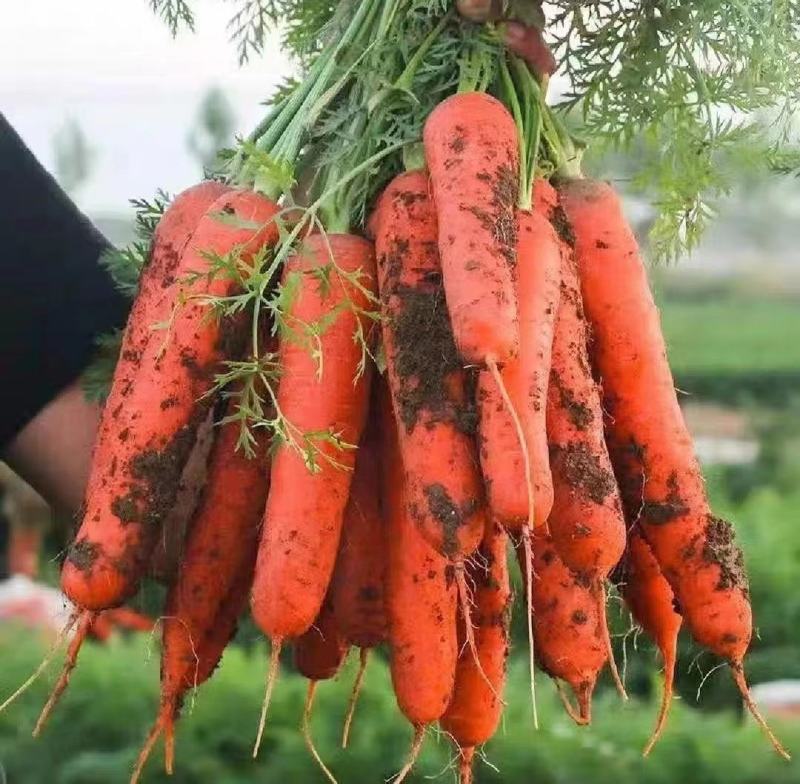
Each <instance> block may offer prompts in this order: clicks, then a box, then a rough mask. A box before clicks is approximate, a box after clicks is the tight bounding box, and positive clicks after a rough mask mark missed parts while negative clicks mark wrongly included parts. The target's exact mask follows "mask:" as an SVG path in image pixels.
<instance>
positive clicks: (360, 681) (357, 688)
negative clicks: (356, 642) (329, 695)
mask: <svg viewBox="0 0 800 784" xmlns="http://www.w3.org/2000/svg"><path fill="white" fill-rule="evenodd" d="M369 654H370V649H369V648H362V649H361V651H360V652H359V664H358V672H357V673H356V679H355V681H353V690H352V691H351V692H350V699H349V700H348V701H347V713H346V714H345V718H344V726H343V728H342V748H343V749H346V748H347V744H348V743H349V741H350V730H351V728H352V726H353V718H354V716H355V713H356V707H357V705H358V698H359V696H360V695H361V689H362V688H363V686H364V676H365V675H366V673H367V665H368V664H369Z"/></svg>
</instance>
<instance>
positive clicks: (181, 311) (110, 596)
mask: <svg viewBox="0 0 800 784" xmlns="http://www.w3.org/2000/svg"><path fill="white" fill-rule="evenodd" d="M276 210H277V208H276V206H275V205H274V204H273V203H272V202H269V201H267V200H266V199H264V198H262V197H261V196H258V195H257V194H255V193H252V192H249V191H238V192H232V193H230V194H227V195H223V196H222V197H221V198H220V199H218V200H217V201H216V202H214V204H213V205H212V206H211V207H210V208H209V209H208V211H207V212H206V214H205V216H204V217H203V218H202V219H201V220H200V222H199V224H198V226H197V229H196V231H195V233H194V235H193V237H192V241H191V245H190V246H188V247H187V248H186V250H185V251H184V253H183V255H182V257H181V259H180V263H179V264H178V265H177V266H176V267H173V268H169V271H168V272H167V277H151V274H150V270H151V269H154V270H155V269H159V270H160V269H162V267H161V265H158V266H157V267H156V266H153V267H148V268H147V269H146V270H145V272H144V276H143V278H142V283H141V292H142V294H141V296H145V297H147V296H148V295H147V294H146V293H145V292H148V291H149V290H150V289H151V288H153V287H161V286H167V287H168V288H170V296H169V297H167V298H165V299H164V300H163V301H162V305H161V306H159V308H157V309H155V308H145V309H144V311H141V310H140V311H137V310H134V313H133V315H132V317H131V319H130V320H129V323H128V327H127V329H126V332H125V338H124V340H123V346H122V356H123V357H124V358H125V361H124V362H123V365H122V366H121V367H120V368H119V369H118V371H117V373H115V378H114V383H113V386H112V389H111V394H110V396H109V399H108V401H107V403H106V406H105V408H104V411H103V417H102V421H101V424H100V431H99V435H98V440H97V443H96V445H95V451H94V456H93V460H92V469H91V474H90V477H89V484H88V489H87V493H86V502H85V511H84V515H83V519H82V522H81V526H80V529H79V531H78V534H77V537H76V539H75V541H74V543H73V544H72V546H71V548H70V550H69V553H68V555H67V559H66V561H65V563H64V567H63V571H62V577H61V582H62V587H63V589H64V592H65V593H66V594H67V596H68V597H69V598H70V599H71V600H72V601H73V602H74V603H75V604H76V605H78V606H79V607H82V608H85V609H87V610H91V611H96V610H102V609H106V608H108V607H113V606H116V605H118V604H121V603H122V602H123V601H124V600H125V599H126V598H128V597H130V596H131V595H133V594H134V593H135V592H136V590H137V587H138V583H139V578H140V576H141V574H142V572H143V570H144V568H145V566H146V563H147V559H148V556H149V554H150V552H151V550H152V548H153V545H154V543H155V539H156V535H157V532H158V526H159V523H160V522H161V520H162V518H163V516H164V514H165V513H166V512H167V511H168V510H169V509H170V507H171V505H172V502H173V500H174V497H175V493H176V490H177V485H178V479H179V477H180V474H181V470H182V469H183V466H184V463H185V462H186V460H187V458H188V455H189V452H190V451H191V448H192V445H193V443H194V435H195V431H196V428H197V426H198V424H199V422H200V421H201V419H203V418H204V417H205V414H206V412H207V410H208V405H209V402H208V401H204V400H200V398H201V397H202V396H203V395H204V394H205V393H206V392H207V391H208V390H209V389H210V388H211V385H212V383H213V376H214V372H215V371H216V369H217V367H218V365H219V362H220V361H221V360H222V359H225V358H227V357H228V355H229V353H230V351H229V349H230V348H231V346H230V345H229V344H230V343H231V341H232V340H233V341H234V342H235V339H236V335H235V334H229V332H230V331H231V330H229V329H228V328H227V327H224V326H223V325H220V324H219V323H217V322H215V321H214V320H211V319H209V318H208V308H207V307H206V306H205V305H204V304H203V303H201V302H200V301H198V300H194V301H193V300H191V299H189V300H188V301H187V302H186V304H184V305H183V306H181V307H178V308H177V310H176V311H175V312H174V314H172V313H171V310H172V307H173V301H174V300H175V299H176V298H177V297H178V296H179V289H180V285H181V284H180V283H179V281H181V279H182V278H184V277H185V276H186V275H187V274H188V273H190V272H196V271H202V270H204V269H207V268H208V261H207V260H206V258H205V257H204V255H203V254H204V253H207V252H213V253H217V254H225V253H228V252H230V251H232V250H233V249H235V248H237V247H241V248H242V249H243V255H244V257H248V256H249V255H250V254H252V253H253V252H254V251H255V250H256V249H257V248H259V247H261V246H262V245H263V244H264V243H266V242H271V241H272V240H273V239H274V238H275V237H276V235H277V229H276V228H275V226H274V224H272V223H270V221H271V219H272V217H273V216H274V214H275V212H276ZM221 212H227V213H230V214H231V215H235V216H236V217H238V218H241V219H243V220H246V221H248V222H254V223H256V224H258V225H259V226H263V228H262V229H258V230H257V229H254V228H236V227H235V226H233V225H231V224H230V223H229V222H225V223H223V222H221V221H220V220H219V219H218V214H219V213H221ZM232 285H233V284H232V283H231V282H230V281H229V280H225V279H222V278H215V279H214V280H211V281H209V280H208V278H207V277H201V278H199V279H198V280H196V281H195V282H194V283H192V284H191V285H187V286H185V288H184V289H180V290H182V291H184V294H183V296H184V297H192V296H195V295H200V294H205V293H211V294H225V293H227V292H228V291H230V290H231V289H232ZM156 310H158V313H156ZM139 313H144V315H145V316H146V319H147V320H146V321H142V320H141V319H140V318H137V315H138V314H139ZM150 319H152V321H151V320H150ZM170 319H171V324H170V327H169V329H168V330H153V329H152V326H153V323H154V322H166V321H170ZM143 332H144V333H147V337H148V339H147V340H146V342H142V341H143V339H142V338H141V333H143ZM129 363H133V364H134V365H135V366H136V368H135V373H131V368H130V364H129Z"/></svg>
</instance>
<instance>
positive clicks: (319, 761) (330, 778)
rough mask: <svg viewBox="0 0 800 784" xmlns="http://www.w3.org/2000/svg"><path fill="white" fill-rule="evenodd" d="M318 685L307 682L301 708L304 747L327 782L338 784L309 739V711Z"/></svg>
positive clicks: (311, 739)
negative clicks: (306, 689)
mask: <svg viewBox="0 0 800 784" xmlns="http://www.w3.org/2000/svg"><path fill="white" fill-rule="evenodd" d="M318 683H319V681H309V682H308V692H307V693H306V704H305V707H304V708H303V740H304V741H305V744H306V747H307V748H308V751H309V752H310V754H311V756H312V757H313V758H314V761H315V762H316V763H317V765H319V767H320V770H321V771H322V772H323V773H324V774H325V776H326V778H327V779H328V781H330V782H331V784H338V782H337V781H336V777H335V776H334V775H333V773H331V772H330V770H329V769H328V766H327V765H326V764H325V763H324V762H323V761H322V757H320V756H319V752H318V751H317V748H316V746H315V745H314V739H313V738H312V737H311V711H312V709H313V707H314V695H315V693H316V691H317V684H318Z"/></svg>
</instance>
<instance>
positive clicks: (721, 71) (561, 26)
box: [548, 0, 800, 259]
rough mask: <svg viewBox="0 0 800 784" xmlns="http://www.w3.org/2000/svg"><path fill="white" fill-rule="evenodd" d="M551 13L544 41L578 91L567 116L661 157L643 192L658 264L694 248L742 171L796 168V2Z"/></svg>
mask: <svg viewBox="0 0 800 784" xmlns="http://www.w3.org/2000/svg"><path fill="white" fill-rule="evenodd" d="M551 5H552V6H553V7H554V8H555V9H557V10H556V13H555V14H554V15H553V18H552V20H551V23H550V26H549V28H548V31H549V32H550V35H551V36H552V38H553V39H554V41H555V43H556V48H555V51H556V55H557V58H558V60H559V62H561V63H562V67H563V69H564V71H565V73H566V75H567V76H568V77H569V80H570V85H571V86H570V89H569V92H568V94H567V95H566V97H565V100H564V106H565V107H566V108H572V107H579V108H580V110H581V112H582V115H583V121H584V131H585V133H586V134H588V135H589V136H590V137H591V138H592V140H593V142H595V143H598V144H600V145H604V146H606V147H614V148H622V149H629V148H630V147H631V146H632V145H634V144H639V143H644V144H645V145H647V146H648V147H649V148H650V149H651V150H653V151H654V153H656V154H654V155H652V156H649V158H648V160H647V164H648V165H647V166H646V167H645V168H643V169H642V170H640V171H639V172H638V173H637V176H636V179H635V184H636V185H638V186H639V188H640V189H641V190H643V191H645V192H647V193H648V195H650V196H651V197H652V198H653V199H654V201H655V203H656V205H657V207H658V209H659V217H658V219H657V221H656V224H655V226H654V228H653V233H652V239H653V244H654V251H655V254H656V255H657V256H658V257H659V258H666V259H671V258H675V257H676V256H677V255H679V254H680V253H682V252H683V251H685V250H691V249H692V248H693V247H694V246H695V245H696V244H697V241H698V239H699V237H700V235H701V233H702V230H703V228H704V227H705V225H706V224H707V222H708V219H709V218H710V217H711V215H712V214H713V203H714V201H715V200H717V199H718V198H719V197H720V196H723V195H725V194H726V193H727V192H728V190H729V189H730V186H731V183H732V181H733V177H734V176H735V172H736V170H737V169H739V168H741V167H747V166H750V167H753V166H760V167H761V168H766V167H768V166H770V165H771V164H772V166H773V168H780V165H781V162H782V164H783V166H784V168H786V166H787V161H789V160H790V159H794V158H796V152H793V150H795V149H796V148H795V147H794V145H793V144H792V143H791V135H790V131H791V126H790V120H791V116H792V114H793V106H794V102H795V101H796V99H797V83H796V74H797V69H798V67H800V38H798V29H800V4H798V3H797V2H791V1H787V0H771V1H769V2H760V3H752V2H747V0H737V1H736V2H729V0H704V2H702V3H697V2H691V0H678V2H674V3H669V4H658V3H651V2H647V1H646V0H618V2H613V3H609V2H607V0H588V2H581V3H576V2H573V0H555V2H553V3H552V4H551ZM788 165H789V166H791V163H789V164H788Z"/></svg>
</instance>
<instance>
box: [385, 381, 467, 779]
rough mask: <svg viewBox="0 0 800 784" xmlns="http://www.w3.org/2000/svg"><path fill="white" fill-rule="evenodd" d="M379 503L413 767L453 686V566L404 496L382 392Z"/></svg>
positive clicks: (394, 650)
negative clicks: (410, 729) (383, 518)
mask: <svg viewBox="0 0 800 784" xmlns="http://www.w3.org/2000/svg"><path fill="white" fill-rule="evenodd" d="M381 409H382V411H381V425H382V438H383V445H382V453H381V471H382V474H383V477H382V483H381V484H382V493H383V495H382V507H383V510H384V514H385V516H386V524H387V530H388V537H389V538H388V542H389V544H388V556H389V563H388V571H387V583H386V609H387V613H388V619H389V644H390V651H391V658H390V668H391V675H392V684H393V685H394V692H395V697H396V699H397V704H398V706H399V707H400V710H401V711H402V712H403V715H404V716H405V717H406V718H407V719H408V720H409V721H410V722H411V724H412V726H413V727H414V743H413V745H412V749H411V753H410V755H409V758H408V761H407V763H406V764H405V766H404V768H403V770H402V771H401V772H400V774H399V775H398V777H397V778H396V779H395V781H397V780H398V779H399V780H402V779H403V778H404V777H405V776H406V775H407V774H408V773H409V772H410V770H411V768H412V767H413V765H414V762H415V761H416V757H417V755H418V754H419V751H420V749H421V747H422V742H423V740H424V735H425V728H426V727H427V726H428V725H430V724H432V723H433V722H435V721H438V720H439V719H440V718H441V716H442V715H443V714H444V712H445V711H446V710H447V706H448V704H449V703H450V698H451V695H452V693H453V683H454V680H455V672H456V662H457V660H458V640H457V632H456V606H457V601H456V599H457V592H456V586H455V580H454V577H453V568H452V566H450V565H449V564H448V562H447V559H446V558H444V557H443V556H441V555H440V554H439V553H438V552H436V550H434V549H433V548H432V547H431V546H430V544H428V542H427V541H426V540H425V538H424V537H423V536H422V535H421V533H420V531H419V528H418V527H417V525H416V523H415V521H414V520H413V519H412V518H411V516H410V514H409V513H408V505H407V504H406V503H405V500H404V497H403V496H404V492H405V472H404V470H403V464H402V458H401V455H400V451H399V444H398V442H397V431H396V425H395V422H394V419H393V415H392V413H391V404H390V402H389V400H388V395H386V396H385V397H384V398H383V401H382V404H381Z"/></svg>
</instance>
